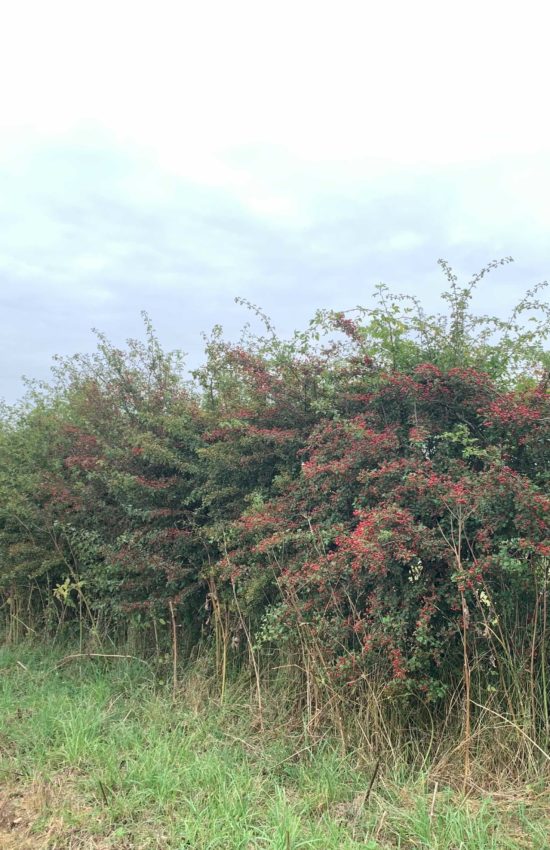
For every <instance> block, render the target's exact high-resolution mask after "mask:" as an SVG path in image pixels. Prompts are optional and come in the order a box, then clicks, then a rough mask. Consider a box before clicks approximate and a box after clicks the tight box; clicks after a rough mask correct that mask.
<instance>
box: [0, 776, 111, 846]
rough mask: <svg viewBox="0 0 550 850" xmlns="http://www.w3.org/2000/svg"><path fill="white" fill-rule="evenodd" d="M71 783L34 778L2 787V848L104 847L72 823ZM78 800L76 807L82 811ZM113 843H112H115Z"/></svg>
mask: <svg viewBox="0 0 550 850" xmlns="http://www.w3.org/2000/svg"><path fill="white" fill-rule="evenodd" d="M68 790H69V789H68V787H67V784H65V785H63V784H62V782H61V778H60V781H59V782H56V781H55V780H54V781H53V782H33V783H31V784H30V785H25V786H14V787H11V788H9V789H7V790H2V791H0V850H101V848H103V847H105V846H106V845H105V844H103V843H101V842H100V843H98V840H99V839H96V838H95V837H92V836H90V835H89V834H87V832H86V831H85V830H82V829H81V828H75V827H74V826H71V825H69V824H68V823H67V822H66V821H65V820H64V818H63V817H62V816H61V814H60V812H61V810H62V808H63V807H65V808H66V806H67V792H68ZM82 808H83V807H82V805H81V804H80V805H79V804H78V802H77V801H75V810H79V811H82ZM111 846H112V845H111Z"/></svg>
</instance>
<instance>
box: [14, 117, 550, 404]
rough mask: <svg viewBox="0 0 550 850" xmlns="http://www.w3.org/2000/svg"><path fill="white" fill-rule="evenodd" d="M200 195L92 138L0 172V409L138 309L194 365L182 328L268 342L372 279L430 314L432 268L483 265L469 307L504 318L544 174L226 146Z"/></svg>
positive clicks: (541, 225) (549, 181) (537, 165)
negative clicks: (252, 311) (500, 260)
mask: <svg viewBox="0 0 550 850" xmlns="http://www.w3.org/2000/svg"><path fill="white" fill-rule="evenodd" d="M220 162H221V165H222V170H223V169H226V170H227V172H228V173H242V174H243V175H244V176H243V179H241V180H235V181H234V182H233V183H229V184H225V185H211V184H209V183H206V184H205V183H202V182H201V181H200V180H197V181H194V180H192V179H190V178H189V177H186V176H181V175H177V174H172V173H170V172H168V171H166V170H164V169H163V168H162V167H161V166H160V165H159V162H158V160H157V159H156V157H155V156H151V155H146V154H144V153H143V151H141V150H139V149H137V148H130V149H129V148H126V147H124V146H122V145H120V144H117V142H116V140H115V139H110V138H109V137H108V136H105V134H97V135H96V136H94V135H93V134H91V135H90V136H89V137H88V138H87V139H86V141H85V142H84V141H83V140H82V138H81V137H80V136H79V135H78V134H77V135H76V136H75V137H66V138H64V139H61V140H57V141H53V140H50V141H49V142H47V143H46V142H41V143H40V144H37V145H35V146H34V148H33V147H30V148H29V149H28V150H27V151H26V152H25V153H19V155H18V157H17V168H13V167H12V166H11V165H10V164H9V163H8V164H6V163H4V164H0V181H1V183H2V186H3V189H4V191H3V192H2V194H1V195H0V223H1V225H2V227H1V230H0V308H1V314H0V324H1V329H2V335H1V338H0V357H1V360H2V374H1V376H0V377H1V388H0V396H2V395H4V396H5V397H6V398H7V399H8V400H13V399H15V398H16V397H17V396H18V395H20V393H21V390H22V385H21V382H20V375H21V373H25V374H27V375H28V376H30V377H37V378H44V377H46V376H47V374H48V368H49V363H50V359H51V356H52V355H53V354H54V353H61V354H70V353H73V352H76V351H81V350H89V349H90V348H92V347H93V346H94V339H93V336H92V335H91V333H90V328H91V327H92V326H93V327H98V328H100V329H101V330H104V331H105V332H106V333H107V335H108V336H110V337H111V338H113V339H114V340H116V341H119V342H122V341H123V340H124V339H125V338H126V337H128V336H133V335H139V334H140V332H141V320H140V315H139V314H140V310H141V309H146V310H147V311H148V312H149V313H150V315H151V316H152V319H153V322H154V324H155V325H156V326H157V328H158V330H159V333H160V336H161V339H162V341H163V342H164V343H165V344H166V346H167V347H178V348H182V349H183V350H185V351H187V352H189V355H190V363H191V364H192V365H196V364H197V363H198V362H199V360H200V357H201V346H202V341H201V337H200V331H202V330H208V329H209V328H210V327H211V326H212V325H213V324H214V323H216V322H221V323H222V324H223V325H224V326H226V328H227V330H228V333H229V334H231V335H235V334H236V333H237V332H238V329H239V327H240V326H241V325H242V324H243V323H244V321H246V319H247V318H248V316H247V315H246V314H245V313H243V311H242V309H241V308H238V307H236V306H235V304H234V303H233V297H234V296H235V295H244V296H246V297H248V298H250V299H252V300H253V301H255V302H256V303H259V304H261V305H262V306H263V307H264V308H265V309H266V311H267V312H268V313H269V314H271V315H272V316H273V318H274V320H275V324H276V325H277V326H278V327H279V328H280V330H281V331H282V332H285V333H289V332H291V331H292V330H293V329H294V328H295V327H296V326H303V325H305V323H307V321H308V320H309V318H310V317H311V316H312V314H313V312H314V310H315V309H316V308H317V307H334V308H344V309H345V308H349V307H352V306H354V305H356V304H358V303H365V302H367V301H368V299H369V297H370V294H371V293H372V288H373V286H374V285H375V284H376V283H378V282H379V281H385V282H387V283H388V284H390V285H392V286H394V287H395V288H397V289H400V290H404V291H408V292H411V293H414V294H418V295H420V296H421V297H422V298H423V299H424V300H425V301H426V302H427V303H428V305H429V306H430V307H431V308H436V307H437V300H438V294H439V292H440V291H441V285H442V278H441V274H440V272H439V270H438V268H437V266H436V260H437V258H438V257H440V256H443V257H446V258H447V259H449V260H450V261H451V263H452V264H454V266H455V267H456V269H457V271H458V272H459V273H461V274H463V275H469V274H471V273H473V272H475V271H477V270H478V269H479V268H480V267H481V266H482V265H484V264H485V263H486V262H487V261H489V260H492V259H494V258H495V257H498V256H504V255H508V254H512V255H515V257H516V259H517V260H518V263H517V265H516V266H515V267H514V266H512V267H507V268H506V269H502V270H499V271H498V272H497V273H495V274H494V275H492V276H491V277H490V278H489V279H488V280H487V282H486V283H484V287H483V289H482V290H481V293H480V296H479V306H480V308H481V309H485V310H488V311H490V312H493V311H494V310H497V311H500V312H505V311H506V310H507V309H508V308H509V307H510V306H511V305H512V303H513V302H514V301H515V300H517V296H518V293H519V292H520V291H521V289H522V288H523V287H524V286H525V285H529V284H532V283H535V282H537V280H538V279H540V278H541V277H543V276H544V275H545V273H547V271H548V268H549V265H550V263H549V261H550V248H549V247H548V244H547V240H546V239H545V238H544V234H545V233H547V232H548V224H549V223H550V200H549V199H550V163H549V161H548V159H547V158H546V157H545V156H544V155H540V156H539V157H538V158H533V157H530V158H526V157H521V156H515V157H510V156H506V157H501V158H500V159H494V160H493V161H492V162H491V163H489V164H487V163H486V164H483V165H482V164H479V163H475V164H464V163H455V164H454V165H452V166H441V165H440V166H435V167H434V166H432V167H426V166H422V167H416V168H412V167H411V166H407V167H404V166H399V165H395V166H394V167H393V168H392V169H389V168H388V167H387V165H386V166H385V167H383V168H380V169H379V170H377V169H376V168H375V167H373V163H372V161H370V160H369V161H367V162H366V163H364V164H363V165H361V164H356V165H355V168H354V169H351V170H350V169H349V167H348V166H347V165H345V164H344V165H340V166H333V167H332V168H331V169H327V167H326V165H322V164H319V163H314V162H312V163H308V164H304V163H303V162H302V161H301V160H300V159H299V158H296V157H294V156H291V155H290V154H289V153H288V152H287V151H285V150H283V149H280V148H277V147H274V146H265V145H264V146H259V147H255V146H244V147H243V149H242V150H240V149H238V148H233V149H231V150H230V151H228V153H227V155H226V156H225V158H222V159H221V160H220Z"/></svg>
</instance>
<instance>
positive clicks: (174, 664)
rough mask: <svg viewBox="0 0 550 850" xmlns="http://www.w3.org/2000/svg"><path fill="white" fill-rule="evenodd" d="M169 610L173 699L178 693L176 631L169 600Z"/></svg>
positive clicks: (172, 608) (172, 605) (174, 617)
mask: <svg viewBox="0 0 550 850" xmlns="http://www.w3.org/2000/svg"><path fill="white" fill-rule="evenodd" d="M168 607H169V609H170V618H171V620H172V668H173V675H172V695H173V697H174V699H175V698H176V694H177V692H178V631H177V626H176V615H175V614H174V603H173V602H172V600H171V599H170V600H169V602H168Z"/></svg>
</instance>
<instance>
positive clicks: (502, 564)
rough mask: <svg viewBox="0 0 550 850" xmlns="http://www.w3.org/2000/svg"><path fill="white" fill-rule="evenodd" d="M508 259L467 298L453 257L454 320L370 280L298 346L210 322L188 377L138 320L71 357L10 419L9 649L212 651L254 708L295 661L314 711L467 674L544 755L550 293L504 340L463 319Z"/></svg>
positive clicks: (483, 324)
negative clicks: (377, 685) (361, 304)
mask: <svg viewBox="0 0 550 850" xmlns="http://www.w3.org/2000/svg"><path fill="white" fill-rule="evenodd" d="M507 261H508V260H505V261H500V262H495V263H491V264H490V265H489V266H488V267H487V268H486V269H484V270H482V271H481V272H480V273H478V274H477V275H475V276H474V277H473V278H472V280H471V281H470V282H469V283H468V284H467V285H465V286H461V285H460V284H459V282H458V280H457V278H456V276H455V274H454V273H453V271H452V270H451V269H450V267H449V266H448V265H447V264H446V263H442V264H441V265H442V269H443V271H444V273H445V275H446V278H447V283H448V290H447V291H446V292H445V293H444V295H443V297H444V299H445V301H446V304H447V305H448V310H447V312H445V313H442V314H439V315H427V314H426V313H425V311H424V310H423V308H422V305H421V304H420V303H419V302H418V300H417V299H414V298H413V299H411V298H405V297H403V296H399V295H394V294H392V293H391V292H390V291H389V290H388V289H387V288H386V287H385V286H380V287H378V288H377V290H376V292H375V302H374V306H372V307H368V308H357V310H355V311H352V312H351V313H343V312H329V311H325V312H319V313H318V314H317V315H316V316H315V318H314V319H313V320H312V322H311V324H310V326H309V328H308V329H307V330H306V331H302V332H297V333H295V334H294V336H293V337H292V338H291V339H289V340H282V339H279V338H278V337H277V335H276V333H275V330H274V328H273V327H272V325H271V323H270V322H269V320H268V319H267V318H266V317H265V316H264V315H263V314H262V312H261V311H260V310H259V309H258V308H257V307H255V306H254V305H252V304H249V303H248V302H244V306H246V307H247V308H248V309H250V310H251V312H252V315H253V317H255V319H256V320H260V322H262V323H263V326H264V331H263V332H262V333H259V334H255V333H253V331H252V329H251V326H250V325H247V326H246V327H245V330H244V332H243V335H242V338H241V339H240V340H239V341H238V342H237V343H230V342H228V341H227V340H225V339H224V337H223V333H222V330H221V328H219V327H216V328H215V329H214V331H213V333H212V335H211V336H210V337H209V338H207V339H206V360H205V363H204V365H203V366H202V367H201V368H200V369H197V370H196V372H195V373H194V375H193V380H192V381H186V380H185V379H184V376H183V371H182V359H181V355H179V354H178V353H171V354H167V353H164V352H163V350H162V348H161V346H160V345H159V343H158V341H157V339H156V337H155V334H154V332H153V329H152V327H151V324H150V322H149V320H148V319H147V317H144V319H145V341H144V342H139V341H136V340H133V341H132V340H130V341H129V343H128V345H127V347H126V349H124V350H120V349H118V348H116V347H114V346H113V345H111V344H110V343H109V342H108V341H107V340H106V339H105V338H104V337H103V336H102V335H101V334H99V335H98V349H97V352H96V353H95V354H94V355H91V356H79V355H77V356H76V357H74V358H71V359H67V360H58V361H56V364H55V367H54V374H53V381H52V384H51V385H50V386H36V387H33V388H31V391H30V393H29V395H28V397H27V399H26V400H25V401H24V402H22V403H21V405H19V406H17V407H16V408H14V409H11V410H10V409H5V410H4V412H3V416H2V420H1V425H0V593H1V594H2V599H3V609H2V610H3V611H4V613H5V614H6V617H5V620H6V625H7V628H8V637H9V638H10V639H12V640H15V639H17V638H18V637H19V636H21V634H23V633H25V632H30V631H40V630H41V629H43V630H46V632H47V633H48V634H50V635H53V636H57V635H59V634H60V633H62V632H63V631H64V630H65V629H67V628H69V629H70V628H72V627H78V629H79V634H80V639H81V641H82V640H83V639H84V635H85V634H87V633H88V632H91V634H92V635H93V636H94V639H96V640H102V639H103V640H105V639H107V638H109V639H111V640H115V639H118V638H119V637H120V636H123V637H124V636H126V637H129V636H130V635H131V634H135V632H136V629H137V630H141V631H140V633H141V634H142V636H143V641H144V643H146V644H148V646H149V648H154V649H155V652H156V653H157V655H158V654H159V653H162V652H164V651H165V649H166V647H167V645H168V642H169V641H172V642H174V635H176V640H175V643H176V644H177V643H180V644H185V647H186V649H187V651H188V652H192V651H193V649H194V647H197V646H198V644H199V643H200V641H201V640H207V641H208V640H212V641H214V642H215V643H216V652H217V663H218V665H219V671H220V675H221V677H222V681H223V683H225V677H226V675H227V669H228V664H234V665H237V666H238V665H239V664H250V665H251V669H252V670H253V673H254V677H255V679H256V686H257V699H258V702H259V703H260V701H261V689H260V686H259V680H260V677H261V669H263V668H264V667H268V666H269V665H270V664H271V663H278V662H279V663H280V662H281V661H284V660H285V659H286V661H287V662H288V663H289V664H294V665H295V666H296V668H297V669H299V670H300V671H301V675H302V676H303V677H304V683H305V686H306V692H307V694H309V695H310V697H311V699H310V697H308V699H310V702H309V703H308V711H309V712H310V713H311V716H313V715H314V713H315V705H317V704H320V703H319V700H320V699H321V697H320V696H319V694H320V693H321V692H324V694H325V697H326V699H328V703H327V704H332V703H331V700H332V699H333V696H330V695H331V694H332V695H334V694H335V693H338V694H340V695H344V696H340V697H339V698H342V699H351V700H355V699H358V698H359V697H360V694H361V693H363V691H364V689H365V688H367V687H368V686H369V682H372V681H373V679H375V678H376V677H378V678H379V679H381V680H382V681H383V682H384V683H385V688H386V690H387V691H388V693H390V694H393V695H394V696H395V697H396V698H399V699H409V701H410V702H409V705H413V704H417V701H418V700H419V698H420V700H421V702H422V704H423V705H430V704H431V705H437V706H439V707H440V709H441V711H444V706H445V705H449V704H452V700H453V694H455V693H456V689H457V688H460V687H461V686H462V685H464V686H465V687H466V693H467V699H468V700H469V701H470V700H472V701H473V697H472V696H471V693H470V690H469V688H470V679H471V677H472V676H473V677H474V679H475V688H476V691H475V697H476V699H477V702H478V703H480V704H482V705H487V704H488V701H491V705H493V706H494V709H492V710H498V711H499V712H501V711H506V712H507V716H508V715H509V716H511V717H513V718H514V721H513V722H514V723H518V724H520V725H521V727H522V728H523V729H525V734H527V735H528V736H529V739H530V740H532V741H535V742H540V743H541V744H542V745H543V746H547V745H548V743H549V742H550V713H549V700H548V675H549V674H548V659H549V657H550V656H549V648H548V635H549V616H550V615H549V611H548V577H549V576H548V573H549V565H550V533H549V520H550V499H549V497H548V492H549V486H548V485H549V478H550V470H549V453H548V445H549V440H550V396H549V392H548V381H549V379H548V365H549V355H548V352H547V350H546V349H545V340H546V338H547V335H548V332H549V330H550V308H549V306H548V305H547V304H546V303H545V302H544V301H543V291H544V285H542V284H541V285H539V286H538V287H535V289H533V290H531V291H530V292H528V293H527V294H526V295H525V297H524V298H523V299H522V300H521V301H520V303H519V305H518V306H517V307H516V309H515V310H514V311H513V314H512V316H511V317H510V319H509V320H508V321H505V320H503V319H500V318H495V317H490V316H477V315H476V314H475V313H474V312H473V311H472V306H471V305H472V299H473V296H474V293H475V290H476V287H477V286H478V285H479V284H480V283H481V281H482V280H483V278H484V276H485V274H486V273H487V272H488V271H490V270H492V269H494V268H495V267H497V266H499V265H501V264H502V263H503V262H507ZM180 635H181V637H179V636H180ZM183 635H184V636H185V640H183ZM461 683H462V684H461ZM223 687H224V684H222V690H223ZM312 694H313V696H311V695H312ZM316 701H317V702H316ZM415 701H416V702H415ZM438 710H439V709H438ZM537 746H539V744H537Z"/></svg>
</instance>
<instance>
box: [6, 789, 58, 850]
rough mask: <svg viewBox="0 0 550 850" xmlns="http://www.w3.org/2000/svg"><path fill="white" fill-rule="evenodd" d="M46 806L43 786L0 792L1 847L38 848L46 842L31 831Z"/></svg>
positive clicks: (8, 849)
mask: <svg viewBox="0 0 550 850" xmlns="http://www.w3.org/2000/svg"><path fill="white" fill-rule="evenodd" d="M46 809H47V799H46V796H45V794H44V789H43V788H38V787H36V786H35V785H33V786H30V787H29V788H28V789H25V790H15V789H11V790H8V791H3V792H0V847H1V848H2V850H40V848H44V847H46V846H47V845H46V844H44V835H42V837H40V836H38V835H36V834H33V825H34V824H35V823H36V822H37V821H38V820H39V819H40V817H41V815H43V814H44V811H45V810H46Z"/></svg>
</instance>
